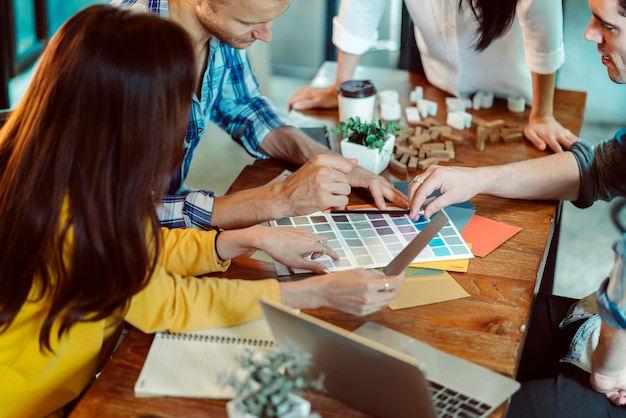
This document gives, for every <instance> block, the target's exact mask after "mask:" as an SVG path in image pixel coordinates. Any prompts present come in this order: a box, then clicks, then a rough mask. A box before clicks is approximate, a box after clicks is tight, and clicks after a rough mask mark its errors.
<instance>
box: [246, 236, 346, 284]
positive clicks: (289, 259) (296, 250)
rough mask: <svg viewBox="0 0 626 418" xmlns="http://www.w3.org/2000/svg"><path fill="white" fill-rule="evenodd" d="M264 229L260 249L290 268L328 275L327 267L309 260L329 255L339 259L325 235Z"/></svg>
mask: <svg viewBox="0 0 626 418" xmlns="http://www.w3.org/2000/svg"><path fill="white" fill-rule="evenodd" d="M258 228H262V229H261V231H262V233H263V238H262V240H261V241H262V244H261V245H260V246H259V247H262V248H259V249H261V250H263V251H265V252H266V253H267V254H268V255H270V256H271V257H272V258H273V259H274V260H276V261H278V262H280V263H282V264H284V265H286V266H288V267H294V268H300V269H307V270H311V271H313V272H315V273H317V274H323V273H326V266H324V265H323V264H320V263H317V262H315V261H310V260H307V259H306V257H308V256H309V255H310V256H311V259H312V260H315V259H317V258H319V257H321V256H323V255H329V256H330V257H332V258H333V259H334V260H337V259H339V256H338V255H337V253H336V252H335V251H334V250H333V249H332V248H330V247H329V246H328V239H327V238H326V237H325V236H324V235H318V234H313V233H312V232H309V231H305V230H304V229H300V228H287V227H283V228H267V227H258Z"/></svg>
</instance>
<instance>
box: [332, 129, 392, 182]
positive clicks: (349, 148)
mask: <svg viewBox="0 0 626 418" xmlns="http://www.w3.org/2000/svg"><path fill="white" fill-rule="evenodd" d="M395 143H396V137H395V135H389V136H388V137H387V140H386V141H385V144H384V145H383V149H382V151H379V150H377V149H370V148H367V147H366V146H364V145H360V144H355V143H352V142H348V140H347V139H344V140H342V141H341V143H340V145H341V155H343V156H344V157H346V158H356V159H357V161H358V162H359V167H363V168H364V169H366V170H367V171H370V172H372V173H374V174H380V172H381V171H383V170H384V169H385V168H387V166H388V165H389V162H390V161H391V159H392V158H393V147H394V145H395Z"/></svg>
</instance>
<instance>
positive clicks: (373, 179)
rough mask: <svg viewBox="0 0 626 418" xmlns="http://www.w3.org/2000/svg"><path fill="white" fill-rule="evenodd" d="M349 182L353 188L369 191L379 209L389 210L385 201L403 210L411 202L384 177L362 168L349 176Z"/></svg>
mask: <svg viewBox="0 0 626 418" xmlns="http://www.w3.org/2000/svg"><path fill="white" fill-rule="evenodd" d="M348 181H349V183H350V186H352V187H361V188H365V189H368V190H369V191H370V193H371V194H372V197H373V198H374V203H375V204H376V207H377V208H378V209H381V210H384V209H387V204H386V203H385V199H387V200H388V201H390V202H391V203H393V204H394V205H396V206H398V207H401V208H406V207H407V206H408V203H409V201H408V199H407V197H406V196H405V195H404V194H403V193H402V192H401V191H400V190H398V189H396V188H395V187H394V186H393V185H392V184H391V183H390V182H389V181H387V180H386V179H385V178H384V177H381V176H378V175H376V174H373V173H370V172H369V171H367V170H365V169H364V168H362V167H355V168H354V169H353V170H352V171H351V172H350V173H349V174H348Z"/></svg>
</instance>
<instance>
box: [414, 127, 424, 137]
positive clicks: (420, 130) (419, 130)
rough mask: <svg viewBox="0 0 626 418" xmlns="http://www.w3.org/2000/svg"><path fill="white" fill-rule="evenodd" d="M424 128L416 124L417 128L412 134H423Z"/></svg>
mask: <svg viewBox="0 0 626 418" xmlns="http://www.w3.org/2000/svg"><path fill="white" fill-rule="evenodd" d="M423 129H424V128H422V127H421V126H416V127H415V129H414V130H413V134H412V135H413V136H418V135H421V133H422V130H423Z"/></svg>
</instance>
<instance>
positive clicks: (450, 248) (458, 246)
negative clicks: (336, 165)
mask: <svg viewBox="0 0 626 418" xmlns="http://www.w3.org/2000/svg"><path fill="white" fill-rule="evenodd" d="M428 222H429V220H427V219H426V218H424V217H421V218H420V219H418V220H416V221H414V220H411V219H410V218H409V217H408V215H405V214H389V213H349V214H331V213H327V212H316V213H314V214H311V215H307V216H297V217H292V218H283V219H279V220H276V221H272V222H270V224H271V225H272V226H274V227H279V228H280V227H298V228H303V229H306V230H308V231H310V232H313V233H316V234H322V235H324V236H326V238H328V245H329V247H330V248H332V249H333V250H335V251H336V252H337V254H338V255H339V257H340V258H339V260H333V259H331V258H330V257H328V256H324V257H320V258H318V259H317V260H315V261H318V262H320V263H322V264H324V265H325V266H326V267H327V268H328V269H329V270H330V271H341V270H348V269H351V268H355V267H365V268H376V267H383V266H385V265H387V264H388V263H389V262H390V261H391V260H392V259H393V258H394V257H395V256H396V255H397V254H398V253H399V252H400V251H402V249H403V248H404V247H406V246H407V244H408V243H409V242H410V241H411V240H412V239H413V238H414V237H415V236H416V235H418V234H419V233H420V231H421V230H422V229H424V227H425V226H426V224H428ZM472 257H473V254H472V252H471V250H470V249H469V247H468V246H467V244H466V243H465V241H464V240H463V237H462V236H461V234H460V233H459V231H458V230H457V229H456V227H455V226H454V225H453V224H452V223H450V222H448V223H447V224H446V225H445V226H444V227H443V228H442V229H441V231H439V233H438V234H437V235H436V236H435V238H433V239H432V240H431V241H430V243H429V244H428V246H427V247H426V248H424V249H423V250H422V251H421V252H420V254H418V256H417V257H416V258H415V259H414V262H419V261H440V260H458V259H468V258H472ZM295 272H296V273H298V272H304V270H300V271H297V270H296V271H295Z"/></svg>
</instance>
